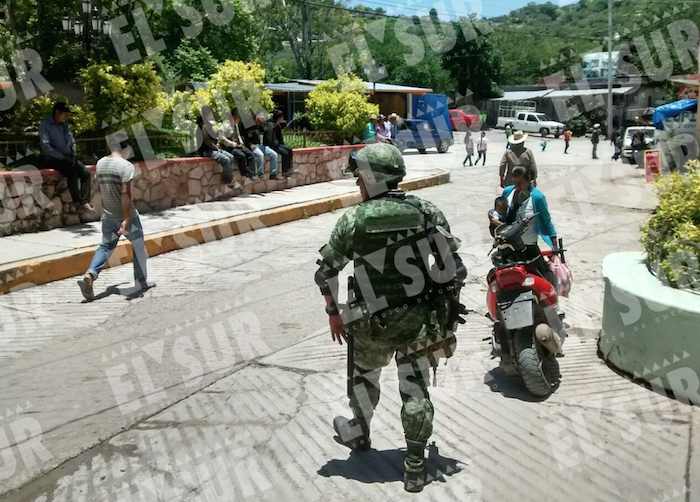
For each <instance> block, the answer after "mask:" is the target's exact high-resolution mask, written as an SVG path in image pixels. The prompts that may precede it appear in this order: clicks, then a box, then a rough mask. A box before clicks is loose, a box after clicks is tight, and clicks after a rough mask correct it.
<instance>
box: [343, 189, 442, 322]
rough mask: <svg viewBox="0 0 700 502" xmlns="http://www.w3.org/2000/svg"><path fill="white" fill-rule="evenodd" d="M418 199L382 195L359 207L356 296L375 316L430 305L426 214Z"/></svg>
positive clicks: (357, 216) (356, 241)
mask: <svg viewBox="0 0 700 502" xmlns="http://www.w3.org/2000/svg"><path fill="white" fill-rule="evenodd" d="M419 204H420V203H419V201H418V199H416V198H415V197H406V198H397V197H382V198H378V199H372V200H369V201H366V202H363V203H362V204H360V205H359V206H358V209H357V212H356V215H355V216H356V219H355V232H354V235H353V250H354V251H355V253H356V254H355V255H354V263H355V288H356V291H355V294H356V295H357V297H358V298H361V299H363V300H364V301H365V303H366V304H367V307H368V309H369V313H370V314H371V315H373V314H376V313H378V312H381V311H382V310H385V309H387V308H395V307H401V306H404V305H414V304H416V303H421V302H423V301H428V300H429V298H430V293H431V291H432V289H433V280H432V279H431V277H430V275H429V273H428V266H427V264H428V263H430V259H429V258H428V256H423V255H429V254H431V253H430V250H429V249H430V248H429V246H428V227H429V222H428V221H427V218H426V215H425V214H424V213H423V212H422V211H421V209H420V205H419Z"/></svg>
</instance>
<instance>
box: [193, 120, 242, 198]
mask: <svg viewBox="0 0 700 502" xmlns="http://www.w3.org/2000/svg"><path fill="white" fill-rule="evenodd" d="M212 116H213V115H212V112H211V109H210V108H209V107H203V108H202V114H201V115H200V116H199V117H197V127H198V131H197V143H198V144H199V149H198V151H199V154H200V155H201V156H202V157H209V158H212V159H214V160H215V161H217V162H218V163H219V164H221V167H222V168H223V173H222V174H221V182H222V183H225V184H227V185H230V186H232V187H233V188H234V189H235V188H240V187H241V185H240V183H238V182H237V181H235V180H234V179H233V155H231V154H230V153H228V152H226V151H224V150H222V149H221V148H220V147H219V146H218V144H217V142H218V140H217V136H218V135H217V134H216V133H214V129H213V127H212V125H211V123H210V122H211V120H209V119H210V118H211V117H212ZM204 117H206V119H205V118H204Z"/></svg>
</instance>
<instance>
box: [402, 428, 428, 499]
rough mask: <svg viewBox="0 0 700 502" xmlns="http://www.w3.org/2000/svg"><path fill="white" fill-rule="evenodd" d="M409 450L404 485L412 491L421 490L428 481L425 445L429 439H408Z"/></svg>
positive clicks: (407, 489)
mask: <svg viewBox="0 0 700 502" xmlns="http://www.w3.org/2000/svg"><path fill="white" fill-rule="evenodd" d="M406 445H407V446H408V451H407V452H406V459H405V460H404V463H403V465H404V473H403V487H404V490H406V491H407V492H411V493H416V492H420V491H422V490H423V487H424V486H425V485H426V482H427V479H426V478H427V472H428V469H427V466H426V462H425V447H426V445H427V441H411V440H410V439H407V440H406Z"/></svg>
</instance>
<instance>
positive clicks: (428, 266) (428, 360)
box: [315, 143, 467, 492]
mask: <svg viewBox="0 0 700 502" xmlns="http://www.w3.org/2000/svg"><path fill="white" fill-rule="evenodd" d="M350 169H351V170H352V171H353V173H354V174H355V176H356V177H357V185H358V186H359V187H360V193H361V195H362V200H363V202H362V203H361V204H359V205H357V206H354V207H352V208H351V209H349V210H348V211H347V212H346V213H345V214H343V216H341V218H340V220H339V221H338V223H337V224H336V226H335V228H334V229H333V232H332V233H331V237H330V240H329V241H328V244H326V245H325V246H323V247H322V248H321V251H320V252H321V256H322V258H323V259H322V260H319V262H318V263H319V266H320V268H319V270H318V271H317V272H316V276H315V281H316V284H318V286H319V287H320V289H321V293H322V294H323V296H324V297H325V301H326V313H327V314H328V316H329V324H330V329H331V335H332V338H333V340H334V341H337V342H338V343H339V344H341V345H342V343H343V340H345V341H346V342H348V351H349V352H348V358H349V362H348V366H349V369H348V373H349V378H348V381H349V388H348V398H349V400H350V408H351V409H352V412H353V418H352V419H348V418H345V417H342V416H339V417H336V418H335V420H334V421H333V426H334V428H335V431H336V434H337V437H336V441H337V442H338V443H340V444H342V445H343V446H346V447H349V448H350V449H352V450H353V451H354V452H357V451H363V450H368V449H369V448H370V422H371V420H372V415H373V414H374V410H375V408H376V406H377V403H378V401H379V397H380V389H379V377H380V373H381V369H382V368H383V367H384V366H387V365H388V364H389V363H390V362H391V359H392V357H394V356H395V358H396V363H397V366H398V373H399V391H400V394H401V400H402V402H403V407H402V409H401V423H402V424H403V429H404V435H405V438H406V444H407V447H408V449H407V453H406V457H405V460H404V488H405V489H406V490H407V491H409V492H417V491H421V490H422V488H423V486H424V485H425V484H426V482H427V480H426V460H425V448H426V444H427V441H428V438H429V437H430V435H431V434H432V430H433V412H434V411H433V405H432V403H431V401H430V396H429V394H428V383H429V379H430V377H429V367H430V366H431V365H433V367H436V365H437V363H436V362H434V361H435V360H436V359H435V358H438V359H439V358H440V357H450V356H451V355H452V353H453V351H454V348H455V344H456V339H455V338H454V331H455V329H456V325H457V323H458V322H460V318H459V314H460V313H463V310H462V307H463V306H461V305H460V304H459V290H460V287H461V285H462V284H463V281H464V279H465V278H466V276H467V272H466V268H465V267H464V265H463V264H462V260H461V259H460V257H459V255H458V254H457V249H458V248H459V245H460V242H459V239H456V238H455V237H453V236H452V235H451V234H450V226H449V224H448V223H447V220H446V219H445V216H444V215H443V214H442V212H441V211H440V210H439V209H438V208H437V207H435V206H434V205H433V204H431V203H430V202H428V201H426V200H422V199H419V198H418V197H413V196H409V195H406V194H405V193H404V192H403V191H401V190H399V188H398V185H399V182H400V181H401V180H402V179H403V177H404V176H405V175H406V167H405V164H404V160H403V157H402V155H401V152H399V150H398V149H397V148H396V147H395V146H392V145H388V144H381V143H379V144H374V145H369V146H367V147H365V148H363V149H362V150H360V151H359V152H353V153H351V157H350ZM350 260H354V277H353V278H351V284H350V285H349V291H348V300H349V301H348V303H347V304H341V303H339V302H338V301H337V299H338V274H339V272H340V271H341V270H342V269H343V268H344V267H345V265H347V264H348V263H349V262H350ZM438 263H439V265H438Z"/></svg>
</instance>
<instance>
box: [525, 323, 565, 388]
mask: <svg viewBox="0 0 700 502" xmlns="http://www.w3.org/2000/svg"><path fill="white" fill-rule="evenodd" d="M515 352H516V354H517V356H516V357H517V360H518V367H519V368H520V374H521V375H522V377H523V381H524V382H525V387H527V390H529V391H530V392H531V393H532V394H534V395H535V396H538V397H546V396H549V395H550V394H551V393H552V392H554V390H555V389H556V388H557V385H558V382H559V363H558V362H557V360H556V358H555V357H554V356H552V355H549V356H547V355H546V354H545V351H544V349H541V347H540V345H539V344H538V343H537V341H535V337H534V333H533V330H532V329H531V328H526V329H521V330H520V331H518V332H517V333H516V334H515Z"/></svg>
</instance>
